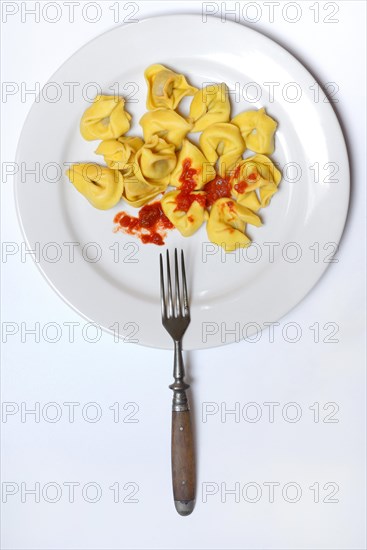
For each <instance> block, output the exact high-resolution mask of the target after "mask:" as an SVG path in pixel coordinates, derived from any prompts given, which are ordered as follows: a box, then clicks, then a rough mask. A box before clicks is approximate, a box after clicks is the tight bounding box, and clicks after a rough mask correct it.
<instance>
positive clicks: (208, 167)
mask: <svg viewBox="0 0 367 550" xmlns="http://www.w3.org/2000/svg"><path fill="white" fill-rule="evenodd" d="M187 164H188V166H187ZM214 178H215V168H214V166H213V164H212V163H210V162H209V161H208V160H207V159H206V158H205V156H204V155H203V153H202V152H201V151H200V149H199V148H198V147H196V145H194V144H193V143H191V141H189V140H188V139H184V141H183V143H182V149H181V151H180V152H179V155H178V157H177V165H176V168H175V169H174V170H173V172H172V174H171V178H170V185H172V186H173V187H181V185H182V184H183V183H184V182H185V181H186V182H187V181H192V182H193V184H194V187H193V189H201V188H202V187H203V185H204V184H205V183H207V182H208V181H210V180H212V179H214Z"/></svg>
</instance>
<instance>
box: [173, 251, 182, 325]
mask: <svg viewBox="0 0 367 550" xmlns="http://www.w3.org/2000/svg"><path fill="white" fill-rule="evenodd" d="M175 307H176V317H180V316H181V315H182V307H181V293H180V279H179V276H178V257H177V248H175Z"/></svg>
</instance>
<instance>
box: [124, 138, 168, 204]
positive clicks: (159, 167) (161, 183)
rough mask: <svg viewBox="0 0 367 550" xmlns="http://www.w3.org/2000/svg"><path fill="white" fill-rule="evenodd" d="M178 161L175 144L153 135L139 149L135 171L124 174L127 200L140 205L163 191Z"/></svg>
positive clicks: (125, 197)
mask: <svg viewBox="0 0 367 550" xmlns="http://www.w3.org/2000/svg"><path fill="white" fill-rule="evenodd" d="M176 161H177V159H176V154H175V147H174V145H172V144H170V143H167V142H166V141H164V139H162V138H159V137H158V136H153V138H152V139H151V141H150V142H147V143H145V144H144V145H143V147H141V148H140V149H139V150H138V151H137V153H136V155H135V162H134V171H133V173H130V174H127V175H125V176H124V195H123V197H124V199H125V201H126V202H127V203H129V204H131V205H132V206H135V207H140V206H142V205H143V204H146V203H147V202H149V201H150V200H151V199H153V198H154V197H156V196H157V195H159V194H160V193H163V192H164V191H165V190H166V188H167V186H168V183H169V175H170V173H171V172H172V170H173V168H174V167H175V166H176Z"/></svg>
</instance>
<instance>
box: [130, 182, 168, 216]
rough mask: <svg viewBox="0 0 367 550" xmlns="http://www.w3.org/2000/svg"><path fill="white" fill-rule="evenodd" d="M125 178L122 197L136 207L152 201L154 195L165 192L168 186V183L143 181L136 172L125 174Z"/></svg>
mask: <svg viewBox="0 0 367 550" xmlns="http://www.w3.org/2000/svg"><path fill="white" fill-rule="evenodd" d="M123 179H124V193H123V196H122V198H123V199H124V200H125V202H127V203H128V204H130V205H131V206H135V208H140V206H143V205H144V204H146V203H147V202H149V201H151V200H152V199H154V197H156V196H157V195H159V194H160V193H163V192H164V191H165V189H166V187H167V185H165V184H162V183H156V184H155V183H150V182H147V181H142V180H140V179H138V178H137V177H136V175H134V174H131V175H128V176H123Z"/></svg>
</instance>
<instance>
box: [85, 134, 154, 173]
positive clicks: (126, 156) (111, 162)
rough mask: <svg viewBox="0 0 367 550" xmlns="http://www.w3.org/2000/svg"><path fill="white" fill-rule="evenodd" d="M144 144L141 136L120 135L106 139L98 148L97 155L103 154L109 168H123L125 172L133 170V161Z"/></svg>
mask: <svg viewBox="0 0 367 550" xmlns="http://www.w3.org/2000/svg"><path fill="white" fill-rule="evenodd" d="M143 145H144V141H143V140H142V139H141V138H139V137H130V136H129V137H120V138H118V139H106V140H105V141H102V142H101V143H100V144H99V145H98V147H97V149H96V153H97V155H103V158H104V161H105V163H106V164H107V166H108V167H109V168H113V169H114V170H121V171H122V172H123V173H124V174H127V173H131V172H132V171H133V162H134V158H135V154H136V152H137V151H138V150H139V149H140V148H141V147H142V146H143Z"/></svg>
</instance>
